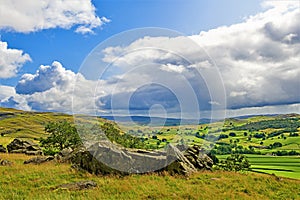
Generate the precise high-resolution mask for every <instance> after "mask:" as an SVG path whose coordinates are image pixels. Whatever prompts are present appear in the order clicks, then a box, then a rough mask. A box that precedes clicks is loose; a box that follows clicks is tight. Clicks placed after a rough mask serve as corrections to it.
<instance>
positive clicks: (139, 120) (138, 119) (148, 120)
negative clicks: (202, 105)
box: [101, 116, 216, 126]
mask: <svg viewBox="0 0 300 200" xmlns="http://www.w3.org/2000/svg"><path fill="white" fill-rule="evenodd" d="M101 117H102V118H104V119H107V120H111V121H116V122H120V123H136V124H138V125H152V126H178V125H197V124H207V123H210V122H211V120H210V119H207V118H203V119H200V120H197V119H178V118H162V117H147V116H101ZM214 121H216V120H214Z"/></svg>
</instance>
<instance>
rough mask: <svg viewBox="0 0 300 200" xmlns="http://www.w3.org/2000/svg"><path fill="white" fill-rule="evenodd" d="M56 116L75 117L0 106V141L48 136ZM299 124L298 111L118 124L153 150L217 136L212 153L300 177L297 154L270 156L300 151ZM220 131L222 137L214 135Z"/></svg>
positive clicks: (205, 141)
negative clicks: (244, 158)
mask: <svg viewBox="0 0 300 200" xmlns="http://www.w3.org/2000/svg"><path fill="white" fill-rule="evenodd" d="M60 120H67V121H70V122H73V120H74V119H73V116H71V115H66V114H62V113H47V112H25V111H19V110H14V109H7V108H0V144H2V145H4V146H6V145H7V144H8V143H9V142H11V141H12V140H13V139H14V138H16V137H19V138H29V139H32V140H35V142H37V143H38V142H39V141H38V139H39V138H40V137H45V136H47V135H46V133H45V132H44V126H45V124H46V123H48V122H50V121H60ZM87 120H90V119H87ZM92 120H95V118H93V119H92ZM97 120H99V121H100V122H101V123H102V122H104V121H105V120H104V119H100V118H99V119H97ZM220 125H222V126H221V128H220ZM299 127H300V115H297V114H290V115H277V116H253V117H250V118H237V119H233V118H231V119H226V120H225V122H224V124H222V123H221V122H216V123H213V124H209V125H207V124H200V125H185V126H181V127H179V126H165V127H147V126H140V125H134V126H126V127H122V130H123V131H124V132H127V133H129V134H130V135H135V136H137V137H139V138H141V140H142V141H143V142H144V143H145V144H146V146H147V147H150V148H153V149H156V148H163V147H164V146H165V145H166V144H168V143H169V142H175V143H176V142H177V143H180V142H181V139H182V138H184V139H185V140H186V141H188V142H189V143H190V144H193V143H196V144H204V143H206V144H210V141H208V139H210V138H213V140H217V144H216V145H215V146H214V148H213V149H212V152H214V153H215V154H218V155H219V156H218V157H219V158H225V157H227V155H226V154H230V153H244V154H245V153H246V154H247V157H249V159H250V163H251V164H252V168H253V170H255V171H258V172H264V173H269V174H272V173H274V174H276V175H278V176H285V177H291V178H299V177H300V168H299V166H300V163H299V162H300V161H299V156H298V157H297V156H294V157H290V158H289V157H277V156H270V155H271V154H274V153H275V154H277V153H278V152H279V153H280V154H284V153H290V152H296V153H300V136H299V135H300V129H299ZM221 129H222V130H221ZM219 134H221V136H222V137H220V138H217V135H219ZM214 137H215V138H214ZM274 143H277V144H279V143H280V145H274ZM255 154H256V155H255Z"/></svg>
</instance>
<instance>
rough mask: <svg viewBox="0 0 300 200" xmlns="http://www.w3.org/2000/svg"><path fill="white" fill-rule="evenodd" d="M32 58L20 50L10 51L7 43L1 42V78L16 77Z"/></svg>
mask: <svg viewBox="0 0 300 200" xmlns="http://www.w3.org/2000/svg"><path fill="white" fill-rule="evenodd" d="M28 61H31V58H30V56H29V55H28V54H26V53H23V51H22V50H19V49H10V48H9V47H8V45H7V42H2V41H0V78H11V77H14V76H16V74H17V72H18V70H19V68H20V67H22V65H23V64H24V63H26V62H28Z"/></svg>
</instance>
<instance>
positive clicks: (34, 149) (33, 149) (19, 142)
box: [7, 138, 42, 155]
mask: <svg viewBox="0 0 300 200" xmlns="http://www.w3.org/2000/svg"><path fill="white" fill-rule="evenodd" d="M7 150H8V152H9V153H25V154H28V155H42V150H41V148H40V147H39V146H38V145H37V144H35V143H33V142H31V141H29V140H23V139H19V138H15V139H14V140H13V141H12V142H11V143H10V144H8V145H7Z"/></svg>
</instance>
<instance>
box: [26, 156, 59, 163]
mask: <svg viewBox="0 0 300 200" xmlns="http://www.w3.org/2000/svg"><path fill="white" fill-rule="evenodd" d="M53 159H54V157H53V156H37V157H33V158H30V159H29V160H25V161H24V164H29V163H32V164H41V163H44V162H48V161H50V160H53Z"/></svg>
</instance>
